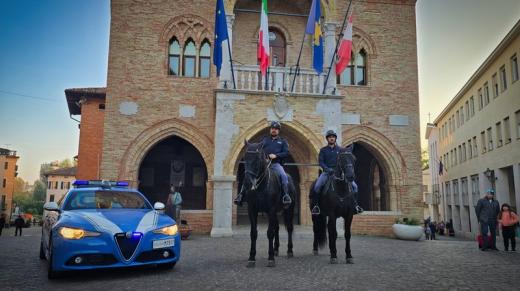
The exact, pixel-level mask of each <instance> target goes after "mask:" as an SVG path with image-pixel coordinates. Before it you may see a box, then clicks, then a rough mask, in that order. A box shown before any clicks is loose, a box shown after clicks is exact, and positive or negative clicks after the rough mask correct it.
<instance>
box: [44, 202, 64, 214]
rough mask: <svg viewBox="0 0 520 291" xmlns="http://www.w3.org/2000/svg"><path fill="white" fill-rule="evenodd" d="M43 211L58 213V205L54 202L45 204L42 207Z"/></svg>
mask: <svg viewBox="0 0 520 291" xmlns="http://www.w3.org/2000/svg"><path fill="white" fill-rule="evenodd" d="M43 209H45V210H47V211H57V212H60V208H59V207H58V203H56V202H47V203H45V204H44V205H43Z"/></svg>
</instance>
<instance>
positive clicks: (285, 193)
mask: <svg viewBox="0 0 520 291" xmlns="http://www.w3.org/2000/svg"><path fill="white" fill-rule="evenodd" d="M281 127H282V126H281V124H280V122H278V121H272V122H271V127H270V134H271V135H270V136H266V137H264V138H263V139H262V141H261V143H262V144H263V150H264V152H265V153H266V154H267V156H268V157H269V159H270V160H271V166H270V168H271V169H273V170H274V171H275V172H276V173H277V174H278V175H279V176H280V180H281V182H282V203H283V204H284V205H290V204H291V203H292V199H291V196H289V180H288V178H287V174H286V173H285V170H284V169H283V167H282V164H283V161H284V159H285V158H287V157H288V156H289V144H287V141H286V140H285V139H283V138H281V137H280V136H279V134H280V129H281ZM243 190H244V187H242V189H241V190H240V193H238V195H237V197H236V198H235V200H234V202H235V204H236V205H238V206H240V205H242V199H243V196H244V195H243Z"/></svg>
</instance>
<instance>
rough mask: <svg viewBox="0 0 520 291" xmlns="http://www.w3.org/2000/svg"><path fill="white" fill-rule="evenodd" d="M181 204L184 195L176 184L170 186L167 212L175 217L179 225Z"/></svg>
mask: <svg viewBox="0 0 520 291" xmlns="http://www.w3.org/2000/svg"><path fill="white" fill-rule="evenodd" d="M181 205H182V195H181V193H180V192H179V191H177V190H176V188H175V186H173V185H171V186H170V194H169V195H168V201H167V202H166V206H167V212H166V214H168V215H169V216H170V217H171V218H173V219H174V220H175V221H176V222H177V223H178V224H179V225H180V222H181V220H180V219H181Z"/></svg>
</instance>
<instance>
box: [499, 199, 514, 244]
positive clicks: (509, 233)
mask: <svg viewBox="0 0 520 291" xmlns="http://www.w3.org/2000/svg"><path fill="white" fill-rule="evenodd" d="M498 222H499V223H500V225H501V226H502V236H503V238H504V250H505V251H506V252H507V251H508V249H509V241H511V250H512V251H513V252H514V251H516V249H515V248H516V239H515V229H516V226H517V224H518V215H517V214H516V213H514V212H513V211H511V206H509V204H507V203H504V204H502V208H501V209H500V213H499V214H498Z"/></svg>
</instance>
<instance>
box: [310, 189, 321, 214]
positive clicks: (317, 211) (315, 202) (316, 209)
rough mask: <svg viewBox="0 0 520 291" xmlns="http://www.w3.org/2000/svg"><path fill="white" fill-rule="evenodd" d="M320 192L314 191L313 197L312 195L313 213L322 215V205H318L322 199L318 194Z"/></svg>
mask: <svg viewBox="0 0 520 291" xmlns="http://www.w3.org/2000/svg"><path fill="white" fill-rule="evenodd" d="M318 194H319V193H313V197H311V199H312V200H311V203H312V205H314V207H312V209H311V215H320V213H321V211H320V206H318V202H319V201H320V198H319V196H318Z"/></svg>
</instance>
